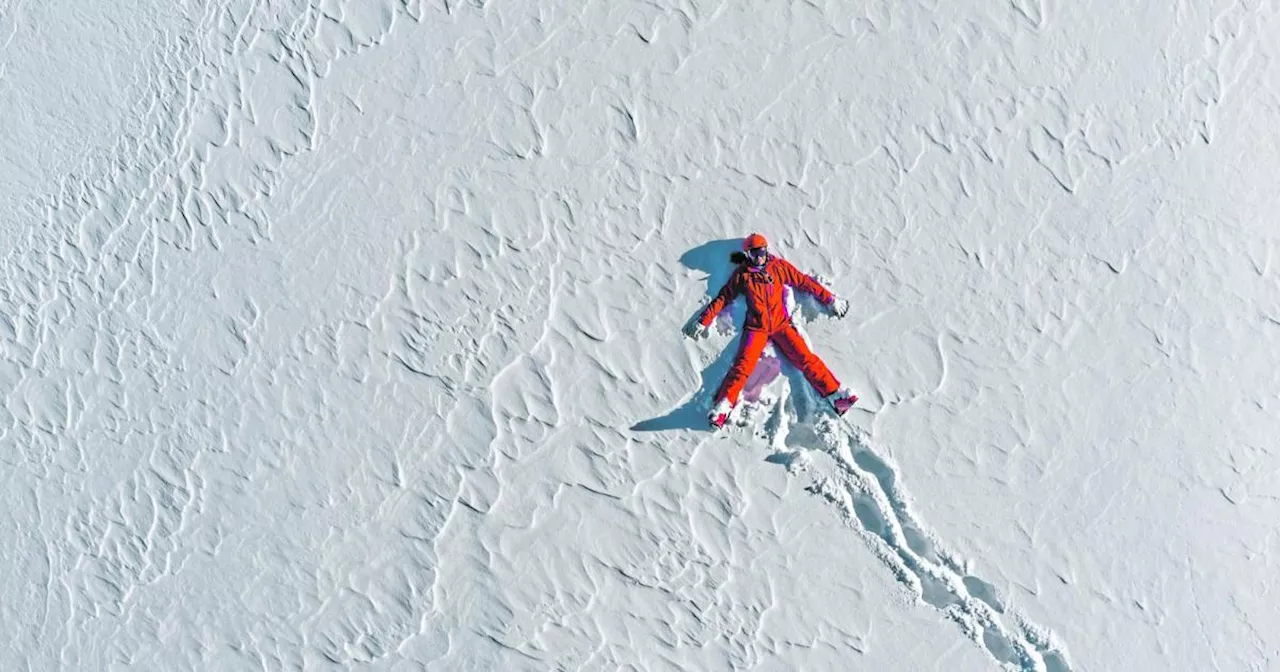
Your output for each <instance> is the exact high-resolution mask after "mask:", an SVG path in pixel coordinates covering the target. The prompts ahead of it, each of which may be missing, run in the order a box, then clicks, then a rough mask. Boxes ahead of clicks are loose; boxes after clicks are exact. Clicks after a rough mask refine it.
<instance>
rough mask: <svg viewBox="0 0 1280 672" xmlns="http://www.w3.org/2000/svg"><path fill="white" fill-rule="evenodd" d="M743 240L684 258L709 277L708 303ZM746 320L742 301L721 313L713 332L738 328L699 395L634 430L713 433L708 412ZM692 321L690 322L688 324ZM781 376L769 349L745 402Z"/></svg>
mask: <svg viewBox="0 0 1280 672" xmlns="http://www.w3.org/2000/svg"><path fill="white" fill-rule="evenodd" d="M742 240H743V239H742V238H731V239H727V240H714V241H711V242H709V243H705V244H703V245H699V246H698V247H695V248H693V249H692V250H689V251H688V252H685V253H684V254H683V255H681V256H680V263H682V264H684V265H685V266H687V267H689V268H692V269H694V270H697V271H702V272H704V273H706V274H707V291H706V295H707V299H708V300H709V299H711V298H714V297H715V295H716V294H717V293H718V292H719V291H720V288H721V287H723V286H724V283H725V282H727V281H728V280H729V276H730V275H732V274H733V270H734V262H733V261H731V260H730V256H731V255H733V254H734V253H735V252H739V251H741V250H742ZM705 305H706V303H705V302H704V303H703V304H702V305H699V306H698V308H697V309H696V310H694V312H693V314H692V315H690V316H689V320H688V322H693V321H694V320H697V319H698V315H699V314H700V313H701V312H702V308H703V307H704V306H705ZM743 317H744V310H743V307H742V301H741V300H735V301H734V302H733V303H732V304H731V305H729V306H727V307H726V308H725V309H724V310H723V311H721V313H720V315H719V317H717V318H716V321H715V322H713V323H712V329H719V330H725V329H734V330H735V334H734V337H733V340H731V341H730V342H729V345H728V346H726V347H725V348H724V350H723V351H721V353H720V356H719V357H717V358H716V359H715V361H714V362H712V363H711V365H710V366H708V367H707V368H705V369H703V370H702V382H701V384H700V385H699V387H698V392H696V393H695V394H694V395H693V397H691V398H690V399H689V400H688V401H686V402H684V403H683V404H681V405H680V406H678V407H676V408H674V409H672V410H671V411H668V412H667V413H666V414H664V415H661V416H658V417H656V418H649V419H648V420H642V421H640V422H638V423H636V424H635V425H633V426H632V427H631V429H632V430H635V431H641V432H660V431H664V430H669V429H693V430H702V431H711V428H710V425H709V424H708V422H707V412H708V411H710V410H711V402H712V399H711V397H712V396H713V395H714V394H715V393H716V390H717V389H719V387H720V382H721V381H722V380H724V377H725V374H726V373H728V372H729V366H730V365H732V364H733V360H734V357H735V356H737V353H738V347H739V346H740V345H741V343H742V318H743ZM688 322H686V325H687V324H688ZM678 337H679V338H684V337H685V336H684V335H683V334H678ZM797 373H798V372H797ZM779 375H782V360H781V359H779V357H778V356H777V354H776V353H773V352H772V348H768V349H766V351H765V354H764V355H763V356H761V357H760V360H759V361H758V362H757V363H756V366H755V369H753V370H752V371H751V376H750V377H749V378H747V384H746V387H745V388H743V392H742V400H743V401H748V402H750V401H756V400H757V399H759V397H760V392H761V391H762V390H763V388H764V386H765V385H767V384H769V383H770V382H772V381H773V380H774V379H776V378H777V377H778V376H779Z"/></svg>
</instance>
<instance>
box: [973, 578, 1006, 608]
mask: <svg viewBox="0 0 1280 672" xmlns="http://www.w3.org/2000/svg"><path fill="white" fill-rule="evenodd" d="M964 587H965V589H966V590H968V591H969V594H970V595H972V596H974V597H976V598H978V599H979V600H982V601H983V602H986V603H987V606H988V607H991V608H992V609H995V610H996V613H997V614H1003V613H1004V605H1002V604H1000V598H999V597H998V596H997V595H996V587H995V586H993V585H991V584H989V583H987V582H986V581H983V580H982V579H979V578H978V577H976V576H966V577H964Z"/></svg>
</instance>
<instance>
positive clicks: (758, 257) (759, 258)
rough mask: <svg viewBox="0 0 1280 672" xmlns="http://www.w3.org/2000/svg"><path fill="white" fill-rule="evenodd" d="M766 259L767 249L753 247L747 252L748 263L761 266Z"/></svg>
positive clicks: (767, 255)
mask: <svg viewBox="0 0 1280 672" xmlns="http://www.w3.org/2000/svg"><path fill="white" fill-rule="evenodd" d="M768 258H769V248H767V247H753V248H751V249H749V250H747V261H750V262H751V263H753V264H756V265H759V264H763V263H764V260H765V259H768Z"/></svg>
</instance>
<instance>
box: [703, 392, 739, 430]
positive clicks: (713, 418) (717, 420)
mask: <svg viewBox="0 0 1280 672" xmlns="http://www.w3.org/2000/svg"><path fill="white" fill-rule="evenodd" d="M732 411H733V404H730V403H729V400H728V399H721V400H720V402H719V403H717V404H716V405H715V408H712V409H711V413H709V414H708V415H707V421H708V422H710V423H711V429H723V428H724V426H725V424H727V423H728V422H729V413H731V412H732Z"/></svg>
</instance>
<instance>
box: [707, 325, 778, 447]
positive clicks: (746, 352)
mask: <svg viewBox="0 0 1280 672" xmlns="http://www.w3.org/2000/svg"><path fill="white" fill-rule="evenodd" d="M768 343H769V335H768V334H766V333H764V332H762V331H754V330H750V329H748V330H744V331H743V332H742V341H741V342H740V343H738V353H737V354H736V355H734V357H733V364H731V365H730V366H729V372H728V373H726V374H725V376H724V380H723V381H721V382H720V389H719V390H717V391H716V397H715V403H714V408H713V409H712V411H711V418H710V419H711V422H712V424H715V425H720V424H723V421H722V420H719V421H718V420H717V418H718V417H719V416H720V415H724V416H726V418H727V416H728V414H729V411H730V410H731V409H732V408H733V406H734V405H735V404H737V403H738V397H739V396H740V395H741V394H742V388H743V387H745V386H746V384H747V378H750V377H751V371H752V370H754V369H755V368H756V362H758V361H759V360H760V353H762V352H764V346H765V345H768Z"/></svg>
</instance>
